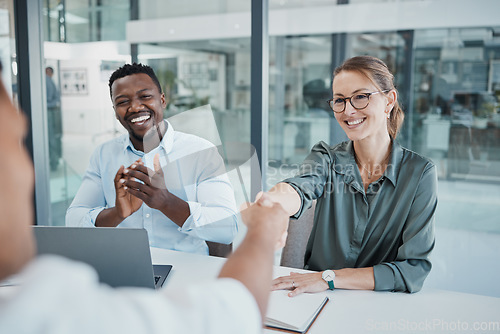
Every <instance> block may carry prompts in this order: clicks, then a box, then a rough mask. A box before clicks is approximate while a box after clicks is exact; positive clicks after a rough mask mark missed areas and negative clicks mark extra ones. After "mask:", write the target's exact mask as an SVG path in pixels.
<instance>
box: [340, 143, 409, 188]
mask: <svg viewBox="0 0 500 334" xmlns="http://www.w3.org/2000/svg"><path fill="white" fill-rule="evenodd" d="M339 145H340V146H339V147H338V149H336V150H335V152H334V156H335V160H334V161H335V162H334V165H333V169H334V170H335V172H337V173H339V174H343V175H344V178H345V182H346V183H352V182H353V181H354V180H355V179H356V176H358V175H359V172H358V171H357V169H356V168H355V167H354V166H356V160H355V159H354V145H353V143H352V141H348V142H344V143H342V144H339ZM402 159H403V148H402V147H401V145H399V143H397V142H396V141H395V140H392V148H391V155H390V158H389V164H388V166H387V169H386V170H385V172H384V177H386V178H387V179H389V180H390V181H391V183H392V184H393V186H396V182H397V176H398V174H399V169H400V168H401V161H402ZM359 177H360V176H359Z"/></svg>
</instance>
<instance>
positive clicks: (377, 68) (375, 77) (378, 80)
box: [333, 56, 404, 138]
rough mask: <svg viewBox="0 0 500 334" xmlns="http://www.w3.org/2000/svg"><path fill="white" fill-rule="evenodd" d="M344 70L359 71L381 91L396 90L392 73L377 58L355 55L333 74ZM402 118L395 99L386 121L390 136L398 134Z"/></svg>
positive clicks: (401, 111) (401, 112)
mask: <svg viewBox="0 0 500 334" xmlns="http://www.w3.org/2000/svg"><path fill="white" fill-rule="evenodd" d="M344 71H351V72H358V73H361V74H362V75H364V76H366V77H367V78H368V79H369V80H370V81H371V82H372V83H373V84H374V85H375V86H376V87H377V88H378V89H379V90H381V91H384V90H395V91H396V92H397V89H396V87H395V86H394V75H393V74H392V73H391V71H390V70H389V68H388V67H387V65H386V64H385V63H384V62H383V61H382V60H380V59H378V58H375V57H372V56H356V57H352V58H349V59H347V60H346V61H345V62H344V63H343V64H342V65H340V66H339V67H337V68H336V69H335V71H334V72H333V75H334V76H335V75H337V74H339V73H340V72H344ZM398 95H399V94H398ZM403 120H404V112H403V110H402V109H401V107H400V105H399V102H398V101H396V103H395V104H394V107H393V108H392V110H391V114H390V118H389V120H388V123H387V129H388V131H389V135H390V136H391V137H392V138H396V136H397V135H398V132H399V130H400V129H401V125H402V124H403Z"/></svg>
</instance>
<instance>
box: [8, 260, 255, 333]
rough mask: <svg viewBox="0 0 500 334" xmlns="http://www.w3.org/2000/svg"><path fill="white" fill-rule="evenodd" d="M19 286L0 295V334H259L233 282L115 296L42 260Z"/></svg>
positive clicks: (90, 276)
mask: <svg viewBox="0 0 500 334" xmlns="http://www.w3.org/2000/svg"><path fill="white" fill-rule="evenodd" d="M20 278H21V279H22V281H23V282H24V283H22V284H21V285H20V286H18V287H15V290H14V292H13V293H9V294H0V333H2V334H28V333H29V334H33V333H37V334H68V333H71V334H80V333H81V334H89V333H92V334H98V333H106V334H110V333H120V334H123V333H134V334H141V333H145V334H146V333H147V334H155V333H176V334H182V333H189V334H195V333H217V334H222V333H230V334H233V333H261V332H262V325H261V317H260V313H259V309H258V307H257V303H256V302H255V300H254V298H253V297H252V295H251V294H250V293H249V291H248V290H247V289H246V288H245V286H244V285H243V284H241V283H240V282H239V281H236V280H233V279H228V278H226V279H218V280H211V281H206V282H203V281H202V280H200V285H197V286H191V287H186V289H184V290H178V291H172V292H170V291H169V292H166V291H165V290H159V291H155V290H149V289H142V288H117V289H113V288H110V287H108V286H107V285H103V284H100V283H99V282H98V278H97V274H96V272H95V271H94V269H93V268H91V267H89V266H88V265H86V264H83V263H79V262H74V261H70V260H67V259H65V258H62V257H56V256H47V255H45V256H42V257H40V258H37V259H36V260H34V261H32V262H31V263H30V264H29V265H28V267H27V268H26V269H25V270H24V271H23V272H22V273H21V275H20Z"/></svg>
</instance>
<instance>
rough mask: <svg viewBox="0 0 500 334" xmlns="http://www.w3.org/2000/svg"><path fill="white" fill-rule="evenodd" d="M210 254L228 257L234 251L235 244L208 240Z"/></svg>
mask: <svg viewBox="0 0 500 334" xmlns="http://www.w3.org/2000/svg"><path fill="white" fill-rule="evenodd" d="M206 243H207V245H208V255H210V256H218V257H228V256H229V254H231V252H232V251H233V244H232V243H231V244H229V245H226V244H220V243H218V242H212V241H207V242H206Z"/></svg>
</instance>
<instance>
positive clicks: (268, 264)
mask: <svg viewBox="0 0 500 334" xmlns="http://www.w3.org/2000/svg"><path fill="white" fill-rule="evenodd" d="M0 69H1V66H0ZM0 72H1V71H0ZM25 131H26V124H25V120H24V117H23V116H22V114H21V113H19V112H18V111H17V110H16V109H15V108H14V106H13V105H12V103H11V101H10V98H9V96H8V94H7V91H6V89H5V87H4V86H3V83H2V82H1V81H0V152H1V153H2V154H3V155H6V156H9V159H6V161H5V162H4V165H3V168H4V172H6V173H8V174H9V175H10V177H9V178H7V180H5V182H4V184H3V186H2V187H1V188H0V213H1V216H2V218H1V219H0V280H3V279H6V278H8V277H11V276H12V275H15V274H19V276H20V280H21V282H22V283H21V285H20V286H17V287H14V288H13V289H14V290H11V291H9V293H4V291H5V290H4V291H0V333H2V334H3V333H16V334H20V333H47V334H49V333H50V334H58V333H65V334H66V333H123V332H129V333H130V332H133V333H165V332H170V333H197V332H200V333H201V332H202V333H236V332H238V333H241V332H247V333H258V332H261V326H262V322H261V319H262V316H263V315H264V314H265V312H266V307H267V300H268V296H269V286H270V284H271V277H272V264H273V260H274V250H275V247H276V244H278V243H279V241H280V240H281V239H282V236H283V235H284V233H285V232H286V230H287V225H288V218H287V216H286V214H285V212H284V211H283V210H282V208H281V207H280V205H279V204H273V203H271V202H270V201H269V200H268V199H266V198H263V199H262V200H260V201H259V202H257V203H255V204H253V205H252V206H250V207H249V208H247V209H245V210H243V211H242V212H241V215H242V219H243V221H244V222H245V223H246V224H247V225H248V232H247V235H246V236H245V239H244V240H243V241H242V243H241V245H240V246H239V247H238V248H237V249H236V250H235V252H234V253H233V254H232V255H231V256H230V258H229V259H228V260H227V261H226V263H225V264H224V266H223V267H222V269H221V272H220V274H219V279H217V280H214V281H212V282H207V283H205V284H200V285H197V286H193V287H186V289H185V290H184V291H175V292H174V293H173V294H168V293H165V291H161V292H154V291H149V290H142V289H139V288H122V289H111V288H109V287H106V286H104V285H101V284H99V283H98V280H97V275H96V273H95V271H94V270H93V269H92V268H90V267H88V266H87V265H84V264H81V263H76V262H72V261H69V260H65V259H63V258H59V257H40V258H36V259H34V254H35V241H34V238H33V231H32V228H31V226H30V225H31V224H32V222H33V207H32V196H33V183H34V182H33V181H34V175H33V166H32V164H31V161H30V159H29V157H28V154H27V151H26V150H25V148H24V147H23V146H22V145H21V142H22V140H23V138H24V134H25ZM271 221H272V222H273V224H269V222H271ZM255 263H259V267H260V270H254V266H255ZM259 311H260V313H259Z"/></svg>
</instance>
